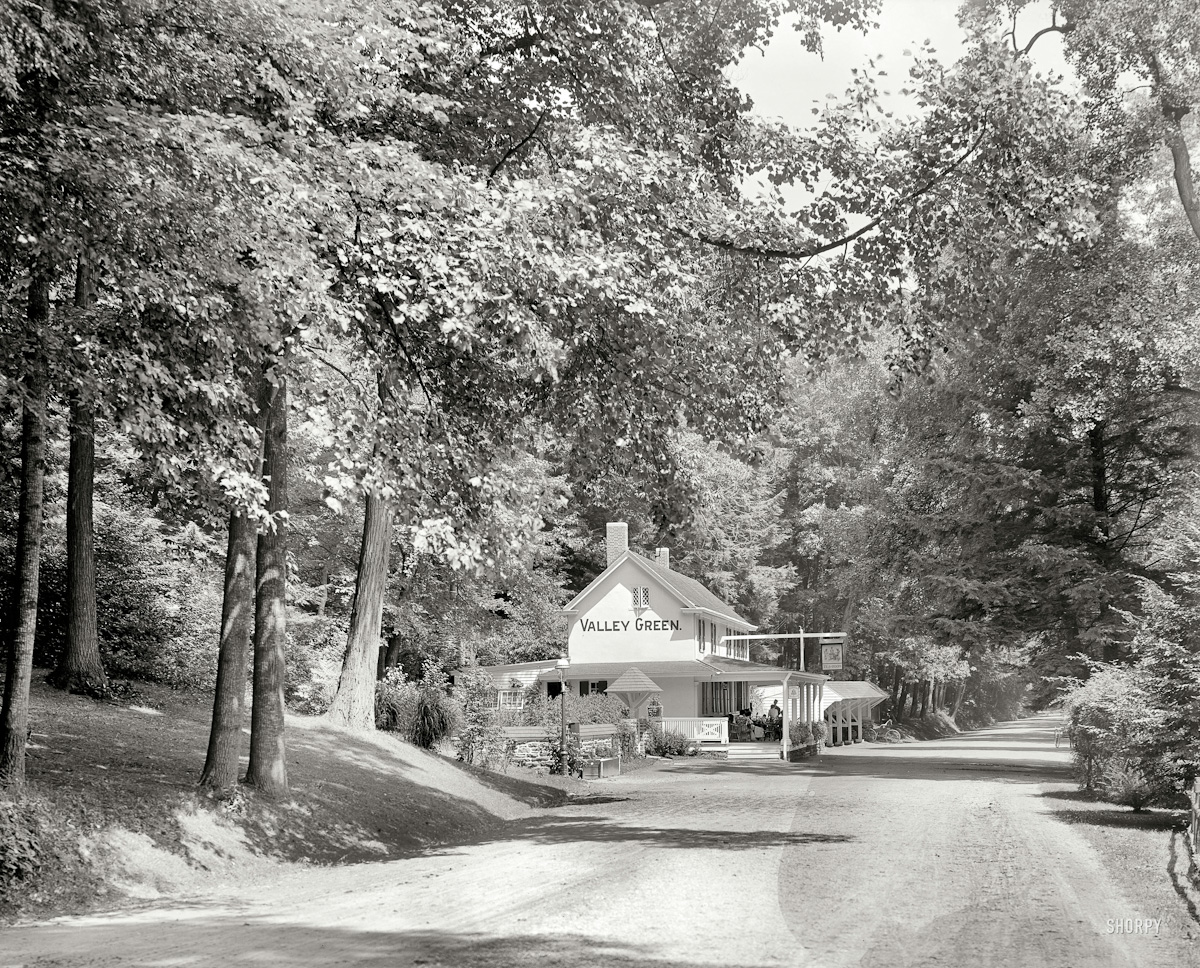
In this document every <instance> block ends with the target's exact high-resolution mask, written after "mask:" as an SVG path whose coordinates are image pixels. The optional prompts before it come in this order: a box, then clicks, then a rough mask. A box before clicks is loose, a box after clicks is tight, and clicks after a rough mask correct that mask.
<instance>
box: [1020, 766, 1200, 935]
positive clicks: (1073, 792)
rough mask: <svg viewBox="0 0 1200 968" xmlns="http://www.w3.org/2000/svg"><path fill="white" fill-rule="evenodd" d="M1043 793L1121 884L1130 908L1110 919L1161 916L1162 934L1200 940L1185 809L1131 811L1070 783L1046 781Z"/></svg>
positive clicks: (1199, 899) (1199, 894)
mask: <svg viewBox="0 0 1200 968" xmlns="http://www.w3.org/2000/svg"><path fill="white" fill-rule="evenodd" d="M1042 796H1043V797H1044V798H1045V799H1046V802H1047V806H1048V808H1049V809H1050V811H1051V812H1052V813H1053V814H1054V815H1055V816H1057V817H1058V819H1059V820H1061V821H1062V822H1064V823H1068V824H1071V825H1072V826H1073V827H1075V829H1076V830H1077V831H1078V832H1079V833H1080V834H1082V835H1083V837H1084V838H1085V839H1086V840H1087V841H1088V843H1090V844H1091V845H1092V846H1093V847H1094V848H1095V849H1096V851H1097V853H1098V854H1099V855H1100V857H1101V859H1102V861H1103V863H1104V865H1105V867H1106V868H1107V869H1108V871H1109V873H1110V874H1111V876H1112V877H1113V879H1114V880H1115V881H1116V882H1117V883H1119V884H1121V885H1122V886H1123V887H1124V889H1125V893H1126V895H1127V897H1128V898H1129V903H1130V904H1131V905H1132V910H1130V911H1128V912H1122V911H1114V912H1113V917H1114V918H1117V917H1131V918H1138V917H1142V918H1157V919H1161V921H1162V924H1161V927H1160V931H1161V934H1162V936H1163V937H1164V938H1177V939H1184V940H1190V941H1192V942H1196V941H1200V921H1198V918H1200V910H1198V909H1197V905H1198V904H1200V886H1198V885H1197V884H1196V883H1195V882H1194V881H1193V880H1192V879H1191V878H1190V877H1189V873H1188V867H1189V862H1190V859H1189V856H1188V849H1187V843H1186V840H1185V838H1184V833H1183V832H1184V830H1185V829H1186V827H1187V812H1186V811H1185V810H1182V809H1179V810H1176V809H1169V808H1165V807H1154V808H1150V809H1147V810H1144V811H1142V812H1140V813H1135V812H1134V811H1133V810H1131V809H1129V808H1128V807H1121V806H1116V805H1114V804H1111V803H1106V802H1104V801H1100V800H1097V799H1096V797H1095V796H1094V795H1092V794H1090V793H1084V792H1081V791H1079V790H1078V789H1076V788H1075V787H1074V786H1073V785H1068V784H1051V785H1048V786H1047V787H1046V789H1045V790H1044V792H1043V793H1042Z"/></svg>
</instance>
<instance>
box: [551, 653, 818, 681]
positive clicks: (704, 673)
mask: <svg viewBox="0 0 1200 968" xmlns="http://www.w3.org/2000/svg"><path fill="white" fill-rule="evenodd" d="M630 669H640V670H641V671H642V672H643V673H645V674H646V675H647V676H649V677H650V678H652V679H680V678H688V679H702V680H709V679H727V680H730V681H735V682H737V681H745V682H772V683H781V682H782V681H783V677H784V676H789V677H790V678H791V681H792V682H795V683H800V682H824V681H825V680H826V679H827V678H828V677H827V676H822V675H818V674H816V673H812V672H795V671H793V670H790V669H781V668H779V667H778V666H769V665H759V664H758V663H757V662H739V661H737V660H736V659H724V658H718V657H715V656H705V657H704V658H703V659H676V660H660V661H658V662H575V663H572V664H571V666H570V668H569V669H567V670H566V671H565V673H564V677H565V678H567V679H588V680H591V681H596V680H600V679H606V680H608V681H610V682H611V681H614V680H616V679H618V678H619V677H620V676H622V675H624V674H625V673H626V672H628V671H629V670H630ZM538 679H539V680H540V681H541V682H550V681H558V670H557V669H553V668H552V669H547V670H546V671H545V672H543V673H541V674H540V675H539V676H538Z"/></svg>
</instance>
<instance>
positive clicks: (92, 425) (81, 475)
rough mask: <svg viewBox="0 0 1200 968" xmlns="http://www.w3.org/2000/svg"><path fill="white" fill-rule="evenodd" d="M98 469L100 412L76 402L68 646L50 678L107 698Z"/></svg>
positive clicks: (69, 521)
mask: <svg viewBox="0 0 1200 968" xmlns="http://www.w3.org/2000/svg"><path fill="white" fill-rule="evenodd" d="M95 469H96V414H95V410H94V409H93V407H92V405H91V404H90V403H85V402H83V401H81V400H78V399H76V400H73V401H72V402H71V458H70V464H69V466H68V470H67V647H66V650H65V651H64V652H63V654H62V656H61V657H60V658H59V662H58V666H57V668H55V670H54V673H53V674H52V675H51V677H50V681H51V682H52V683H53V684H54V685H56V686H58V687H59V688H60V689H67V690H69V691H71V692H81V693H84V694H86V695H89V696H95V697H97V698H101V697H103V696H105V695H107V694H108V676H107V675H105V673H104V665H103V663H102V662H101V660H100V642H99V637H98V632H97V627H96V551H95V540H94V531H93V525H92V493H93V483H94V479H95Z"/></svg>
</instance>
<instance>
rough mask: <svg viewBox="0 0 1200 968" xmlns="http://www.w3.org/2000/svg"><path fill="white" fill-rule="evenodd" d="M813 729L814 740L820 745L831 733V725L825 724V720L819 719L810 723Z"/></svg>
mask: <svg viewBox="0 0 1200 968" xmlns="http://www.w3.org/2000/svg"><path fill="white" fill-rule="evenodd" d="M809 727H810V728H811V729H812V741H813V742H814V743H816V745H817V746H820V745H821V744H822V743H824V742H825V737H826V736H828V735H829V727H828V726H826V725H825V722H824V720H820V719H818V720H817V721H816V722H814V723H809Z"/></svg>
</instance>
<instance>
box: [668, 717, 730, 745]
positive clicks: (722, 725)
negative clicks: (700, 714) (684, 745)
mask: <svg viewBox="0 0 1200 968" xmlns="http://www.w3.org/2000/svg"><path fill="white" fill-rule="evenodd" d="M662 727H663V729H664V730H666V729H672V730H675V731H676V732H679V733H683V735H684V736H686V737H687V738H688V739H694V740H696V742H698V743H728V742H729V720H727V719H725V718H724V717H722V718H720V719H716V718H714V719H695V718H684V717H679V716H664V717H663V719H662Z"/></svg>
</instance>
